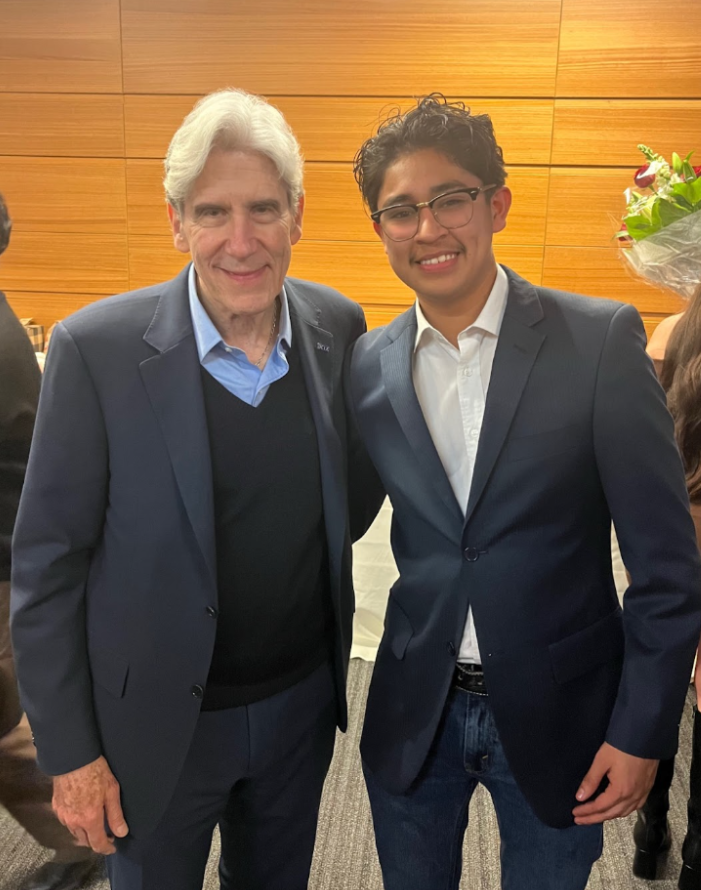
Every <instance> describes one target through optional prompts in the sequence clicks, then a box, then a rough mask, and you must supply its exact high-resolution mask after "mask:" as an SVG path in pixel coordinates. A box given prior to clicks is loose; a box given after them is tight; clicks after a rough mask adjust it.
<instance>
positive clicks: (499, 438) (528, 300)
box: [465, 269, 545, 524]
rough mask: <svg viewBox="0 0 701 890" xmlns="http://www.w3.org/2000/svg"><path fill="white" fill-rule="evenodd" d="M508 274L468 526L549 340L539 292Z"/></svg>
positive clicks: (466, 515) (469, 501)
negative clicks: (542, 328)
mask: <svg viewBox="0 0 701 890" xmlns="http://www.w3.org/2000/svg"><path fill="white" fill-rule="evenodd" d="M506 272H507V275H508V277H509V295H508V298H507V304H506V311H505V313H504V320H503V322H502V326H501V331H500V333H499V341H498V343H497V349H496V353H495V355H494V364H493V366H492V375H491V378H490V382H489V391H488V393H487V402H486V405H485V410H484V419H483V421H482V432H481V434H480V440H479V447H478V449H477V457H476V460H475V469H474V473H473V475H472V485H471V487H470V496H469V498H468V502H467V510H466V513H465V524H467V523H468V522H469V521H470V517H471V516H472V513H473V512H474V509H475V507H476V506H477V503H478V502H479V499H480V497H481V496H482V493H483V492H484V489H485V486H486V484H487V482H488V480H489V477H490V475H491V472H492V470H493V468H494V464H495V463H496V460H497V458H498V457H499V454H500V452H501V449H502V448H503V446H504V441H505V440H506V436H507V433H508V432H509V428H510V426H511V422H512V420H513V418H514V414H515V413H516V409H517V408H518V404H519V402H520V400H521V395H522V394H523V390H524V388H525V386H526V382H527V380H528V377H529V375H530V373H531V368H532V367H533V363H534V362H535V360H536V356H537V355H538V352H539V350H540V347H541V345H542V343H543V340H544V339H545V336H544V335H543V334H542V333H540V332H539V331H536V330H534V328H533V325H535V324H536V322H538V321H540V320H541V319H542V317H543V310H542V307H541V305H540V300H539V299H538V294H537V293H536V290H535V288H534V287H533V286H532V285H530V284H529V283H528V282H527V281H525V280H524V279H523V278H520V277H519V276H518V275H515V274H514V273H513V272H511V271H510V270H509V269H507V270H506Z"/></svg>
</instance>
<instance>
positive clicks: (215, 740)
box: [107, 664, 337, 890]
mask: <svg viewBox="0 0 701 890" xmlns="http://www.w3.org/2000/svg"><path fill="white" fill-rule="evenodd" d="M336 717H337V702H336V693H335V688H334V683H333V677H332V673H331V668H330V667H329V665H328V664H323V665H322V666H321V667H320V668H317V669H316V670H315V671H314V672H313V673H312V674H311V675H310V676H309V677H307V678H306V679H304V680H302V681H300V682H299V683H297V684H296V685H295V686H293V687H291V688H290V689H287V690H285V691H284V692H280V693H278V694H277V695H273V696H271V697H270V698H267V699H264V700H263V701H259V702H255V703H254V704H252V705H246V706H243V707H237V708H229V709H226V710H222V711H205V712H203V713H202V714H201V715H200V718H199V720H198V723H197V728H196V730H195V734H194V737H193V740H192V744H191V746H190V750H189V752H188V755H187V758H186V761H185V765H184V767H183V771H182V773H181V775H180V778H179V780H178V784H177V787H176V789H175V793H174V795H173V797H172V799H171V801H170V803H169V804H168V807H167V809H166V812H165V814H164V815H163V818H162V819H161V821H160V823H159V824H158V826H157V828H156V829H155V831H154V832H153V833H152V834H150V835H148V836H146V837H139V838H134V837H132V836H131V835H129V836H127V837H126V838H124V839H122V840H117V842H116V843H117V852H116V853H115V854H113V855H112V856H108V857H107V871H108V874H109V878H110V882H111V886H112V890H165V888H167V890H201V887H202V883H203V880H204V872H205V867H206V865H207V859H208V856H209V851H210V846H211V842H212V833H213V831H214V828H215V826H217V825H218V826H219V829H220V833H221V858H220V862H219V879H220V882H221V888H222V890H306V887H307V884H308V880H309V870H310V868H311V861H312V853H313V850H314V840H315V837H316V824H317V818H318V815H319V804H320V801H321V792H322V788H323V784H324V779H325V778H326V773H327V772H328V768H329V765H330V763H331V757H332V754H333V746H334V739H335V732H336Z"/></svg>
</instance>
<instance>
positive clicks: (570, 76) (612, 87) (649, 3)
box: [557, 0, 701, 98]
mask: <svg viewBox="0 0 701 890" xmlns="http://www.w3.org/2000/svg"><path fill="white" fill-rule="evenodd" d="M699 11H700V10H699V4H698V2H696V0H692V2H691V3H687V4H682V5H681V6H679V7H675V6H666V5H664V4H660V3H659V0H635V3H631V2H630V0H562V25H561V30H560V55H559V60H558V74H557V95H558V96H612V97H613V96H620V97H636V96H640V95H644V96H656V97H670V98H672V97H675V96H688V97H692V96H693V97H696V98H701V40H699V28H698V17H699Z"/></svg>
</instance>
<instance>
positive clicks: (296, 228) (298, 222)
mask: <svg viewBox="0 0 701 890" xmlns="http://www.w3.org/2000/svg"><path fill="white" fill-rule="evenodd" d="M303 216H304V195H303V194H302V195H300V197H299V201H298V202H297V209H296V210H295V213H294V219H293V222H292V227H291V229H290V243H291V244H292V245H295V244H296V243H297V242H298V241H299V239H300V238H301V237H302V217H303Z"/></svg>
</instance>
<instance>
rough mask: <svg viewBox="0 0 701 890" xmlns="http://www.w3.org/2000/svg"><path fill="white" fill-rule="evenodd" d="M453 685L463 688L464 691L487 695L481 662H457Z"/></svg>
mask: <svg viewBox="0 0 701 890" xmlns="http://www.w3.org/2000/svg"><path fill="white" fill-rule="evenodd" d="M453 686H455V687H457V688H458V689H462V690H463V692H473V693H474V694H475V695H487V694H488V693H487V687H486V685H485V682H484V671H483V670H482V665H479V664H456V665H455V671H454V673H453Z"/></svg>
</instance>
